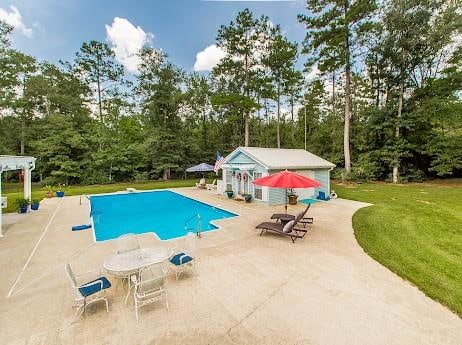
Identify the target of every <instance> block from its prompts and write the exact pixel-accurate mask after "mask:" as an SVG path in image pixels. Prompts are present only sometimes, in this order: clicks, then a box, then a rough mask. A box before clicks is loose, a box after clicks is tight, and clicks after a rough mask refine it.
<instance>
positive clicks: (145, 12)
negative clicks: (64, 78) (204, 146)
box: [0, 0, 305, 73]
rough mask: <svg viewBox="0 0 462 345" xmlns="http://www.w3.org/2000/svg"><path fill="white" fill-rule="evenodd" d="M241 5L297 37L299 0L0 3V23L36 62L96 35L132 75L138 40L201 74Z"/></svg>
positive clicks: (300, 33) (70, 54)
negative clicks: (7, 26)
mask: <svg viewBox="0 0 462 345" xmlns="http://www.w3.org/2000/svg"><path fill="white" fill-rule="evenodd" d="M245 8H249V9H250V10H251V11H252V12H253V13H254V14H255V15H256V16H260V15H262V14H264V15H267V16H268V17H269V18H270V20H271V22H272V23H274V24H280V25H281V28H282V30H283V31H284V32H285V34H286V36H287V37H288V38H289V39H290V40H292V41H297V42H301V41H302V40H303V37H304V29H303V26H302V25H301V24H300V23H298V21H297V14H299V13H305V7H304V1H302V0H293V1H290V0H272V1H261V0H260V1H255V0H254V1H242V0H227V1H223V0H213V1H201V0H151V1H142V0H131V1H130V0H113V1H109V0H92V1H89V0H60V1H58V0H0V20H4V21H6V22H8V23H9V24H11V25H13V26H14V28H15V29H14V33H13V36H12V41H13V46H14V47H15V48H16V49H19V50H20V51H22V52H24V53H26V54H30V55H32V56H35V57H37V58H38V59H39V60H47V61H50V62H53V63H56V62H58V61H59V60H65V61H70V60H72V59H73V58H74V56H75V53H76V52H77V51H78V49H79V48H80V46H81V45H82V43H83V42H88V41H90V40H97V41H105V42H107V43H108V44H109V45H110V46H111V47H112V49H113V50H114V52H115V54H116V58H117V60H118V61H119V62H120V63H122V64H123V65H124V66H125V68H126V70H127V72H129V73H136V68H137V62H138V60H137V57H136V54H135V53H136V51H137V50H138V49H139V48H140V47H141V46H143V45H144V44H148V45H151V46H152V47H154V48H156V49H162V50H163V51H164V52H166V53H167V54H168V55H169V59H170V61H171V62H173V63H174V64H176V65H178V66H180V67H182V68H183V69H184V70H186V71H193V70H196V71H207V70H210V69H211V68H212V67H213V66H214V65H215V64H216V63H217V62H218V61H219V59H220V57H222V56H223V52H222V51H221V50H220V49H219V48H218V47H216V46H215V45H214V44H215V43H216V42H215V40H216V36H217V32H218V29H219V27H220V25H228V24H229V22H230V21H231V20H233V19H234V18H235V17H236V15H237V13H238V12H239V11H240V10H243V9H245ZM302 59H303V58H302Z"/></svg>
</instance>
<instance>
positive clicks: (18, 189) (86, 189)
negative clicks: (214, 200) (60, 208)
mask: <svg viewBox="0 0 462 345" xmlns="http://www.w3.org/2000/svg"><path fill="white" fill-rule="evenodd" d="M197 182H198V179H197V178H196V179H189V180H170V181H146V182H126V183H114V184H104V185H88V186H78V185H76V186H70V187H69V188H68V189H67V190H66V195H82V194H102V193H111V192H116V191H120V190H124V189H125V188H127V187H134V188H136V189H140V190H147V189H162V188H178V187H192V186H194V185H195V183H197ZM207 183H210V182H209V181H207ZM2 196H6V197H7V198H8V207H7V208H6V209H3V212H5V213H8V212H16V207H15V200H16V199H17V198H22V197H23V186H22V184H19V183H4V184H2ZM44 197H45V191H44V190H43V189H42V188H41V187H40V185H39V184H33V185H32V199H43V198H44Z"/></svg>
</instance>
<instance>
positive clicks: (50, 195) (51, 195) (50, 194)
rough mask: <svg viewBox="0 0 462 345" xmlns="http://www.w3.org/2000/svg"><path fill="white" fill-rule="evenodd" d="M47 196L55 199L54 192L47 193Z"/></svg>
mask: <svg viewBox="0 0 462 345" xmlns="http://www.w3.org/2000/svg"><path fill="white" fill-rule="evenodd" d="M45 196H46V197H47V198H52V197H53V192H46V193H45Z"/></svg>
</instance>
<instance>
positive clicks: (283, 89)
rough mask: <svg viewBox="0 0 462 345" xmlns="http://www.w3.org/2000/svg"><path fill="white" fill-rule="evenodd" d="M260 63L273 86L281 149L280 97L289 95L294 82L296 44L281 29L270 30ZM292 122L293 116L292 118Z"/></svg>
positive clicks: (277, 138)
mask: <svg viewBox="0 0 462 345" xmlns="http://www.w3.org/2000/svg"><path fill="white" fill-rule="evenodd" d="M263 54H264V55H263V58H262V63H263V65H264V66H265V67H267V68H268V72H269V75H270V80H271V82H272V83H273V84H274V88H275V95H276V102H277V125H276V140H277V147H278V148H280V147H281V133H280V131H281V130H280V122H281V96H283V95H285V94H288V93H289V87H290V85H289V84H290V82H291V81H292V82H295V79H296V77H297V74H296V73H294V72H293V68H294V64H295V62H296V59H297V44H296V43H292V42H290V41H289V40H288V39H287V38H285V37H284V36H283V35H282V33H281V28H280V27H279V26H275V27H273V28H271V29H270V37H269V43H268V45H267V48H266V49H265V51H264V53H263ZM292 121H293V116H292Z"/></svg>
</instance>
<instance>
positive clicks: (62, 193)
mask: <svg viewBox="0 0 462 345" xmlns="http://www.w3.org/2000/svg"><path fill="white" fill-rule="evenodd" d="M56 196H57V197H58V198H62V197H63V196H64V192H56Z"/></svg>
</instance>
